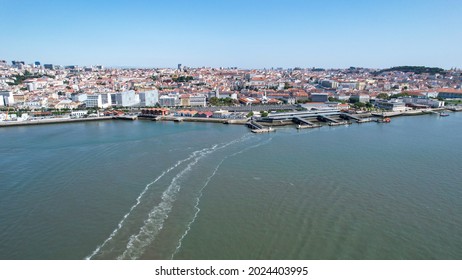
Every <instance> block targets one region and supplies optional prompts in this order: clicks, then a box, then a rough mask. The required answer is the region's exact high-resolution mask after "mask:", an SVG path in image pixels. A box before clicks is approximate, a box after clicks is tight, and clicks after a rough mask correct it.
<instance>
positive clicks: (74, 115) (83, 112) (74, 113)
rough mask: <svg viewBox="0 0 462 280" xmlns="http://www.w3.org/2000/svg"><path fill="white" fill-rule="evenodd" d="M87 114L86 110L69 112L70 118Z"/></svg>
mask: <svg viewBox="0 0 462 280" xmlns="http://www.w3.org/2000/svg"><path fill="white" fill-rule="evenodd" d="M87 114H88V111H86V110H79V111H72V112H71V118H73V119H78V118H82V117H83V116H85V115H87Z"/></svg>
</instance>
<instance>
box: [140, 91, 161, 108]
mask: <svg viewBox="0 0 462 280" xmlns="http://www.w3.org/2000/svg"><path fill="white" fill-rule="evenodd" d="M138 96H139V99H140V107H146V106H155V105H156V104H157V103H158V102H159V91H158V90H148V91H142V92H140V93H139V94H138Z"/></svg>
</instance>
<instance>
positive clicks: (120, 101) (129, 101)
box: [111, 90, 140, 107]
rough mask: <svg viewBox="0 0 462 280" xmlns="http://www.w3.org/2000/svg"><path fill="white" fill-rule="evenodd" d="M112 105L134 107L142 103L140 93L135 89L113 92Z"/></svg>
mask: <svg viewBox="0 0 462 280" xmlns="http://www.w3.org/2000/svg"><path fill="white" fill-rule="evenodd" d="M111 104H112V106H119V107H120V106H121V107H133V106H136V105H139V104H140V97H139V95H137V94H135V91H134V90H129V91H124V92H116V93H111Z"/></svg>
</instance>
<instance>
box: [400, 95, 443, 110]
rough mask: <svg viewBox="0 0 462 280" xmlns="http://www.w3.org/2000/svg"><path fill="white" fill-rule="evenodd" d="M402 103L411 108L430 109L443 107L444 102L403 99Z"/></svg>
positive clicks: (411, 98) (426, 99)
mask: <svg viewBox="0 0 462 280" xmlns="http://www.w3.org/2000/svg"><path fill="white" fill-rule="evenodd" d="M403 102H404V103H405V104H406V105H408V106H411V107H419V106H416V105H420V106H424V107H432V108H441V107H444V103H445V102H444V101H440V100H434V99H429V98H426V97H403Z"/></svg>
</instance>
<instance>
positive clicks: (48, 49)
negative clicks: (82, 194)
mask: <svg viewBox="0 0 462 280" xmlns="http://www.w3.org/2000/svg"><path fill="white" fill-rule="evenodd" d="M217 2H218V1H217ZM344 2H345V1H327V2H326V1H322V2H321V1H284V2H279V1H220V2H218V3H216V2H214V1H194V2H192V1H169V3H165V2H164V1H162V2H156V3H153V2H150V1H131V2H130V3H128V2H124V1H110V2H109V1H98V3H93V2H90V1H79V2H77V3H68V2H62V3H59V2H58V3H57V2H53V1H44V2H42V1H41V2H34V1H24V5H21V6H19V7H18V6H17V2H15V1H0V8H1V9H2V11H3V14H4V17H5V19H4V22H6V28H5V32H4V33H5V34H4V39H5V40H4V41H3V42H4V43H3V44H2V45H1V46H0V56H1V57H0V59H6V60H8V61H11V60H24V61H27V62H28V63H32V62H34V61H41V62H42V63H53V64H61V65H73V64H77V65H97V64H101V65H105V66H108V67H159V68H163V67H170V68H174V67H176V65H177V64H178V63H182V64H183V65H186V66H190V67H202V66H206V67H239V68H271V67H283V68H293V67H302V68H311V67H322V68H348V67H350V66H354V67H366V68H387V67H393V66H398V65H425V66H433V67H442V68H445V69H449V68H453V67H457V68H460V67H461V66H462V58H461V57H460V55H458V49H457V46H458V45H459V44H460V43H461V41H462V39H461V36H460V35H461V31H460V30H459V29H458V27H459V26H461V25H462V19H461V18H460V17H458V15H460V12H461V11H462V4H461V3H459V2H458V1H406V2H405V3H400V2H398V1H387V2H380V3H375V2H372V3H371V2H368V1H354V2H353V3H351V2H348V3H344Z"/></svg>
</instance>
